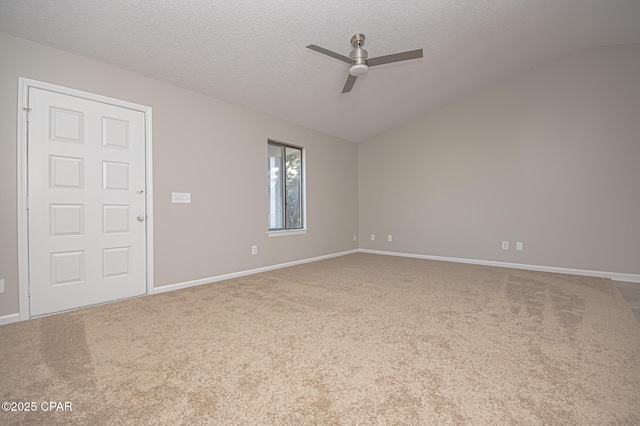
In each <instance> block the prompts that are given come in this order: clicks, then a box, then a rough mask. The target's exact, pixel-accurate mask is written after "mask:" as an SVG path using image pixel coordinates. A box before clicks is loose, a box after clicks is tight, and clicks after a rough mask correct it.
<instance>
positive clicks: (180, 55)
mask: <svg viewBox="0 0 640 426" xmlns="http://www.w3.org/2000/svg"><path fill="white" fill-rule="evenodd" d="M0 31H2V32H5V33H9V34H13V35H16V36H18V37H22V38H26V39H29V40H33V41H37V42H40V43H42V44H46V45H49V46H53V47H56V48H59V49H62V50H66V51H70V52H74V53H77V54H80V55H84V56H88V57H91V58H95V59H98V60H100V61H103V62H106V63H110V64H114V65H117V66H119V67H122V68H126V69H130V70H134V71H137V72H140V73H142V74H145V75H148V76H151V77H154V78H157V79H159V80H163V81H166V82H168V83H171V84H174V85H176V86H180V87H184V88H187V89H191V90H194V91H197V92H200V93H204V94H207V95H210V96H212V97H214V98H217V99H221V100H224V101H227V102H231V103H234V104H239V105H244V106H247V107H249V108H252V109H254V110H257V111H261V112H263V113H266V114H269V115H272V116H275V117H279V118H282V119H284V120H286V121H288V122H291V123H296V124H300V125H302V126H305V127H308V128H311V129H316V130H319V131H322V132H325V133H328V134H331V135H335V136H339V137H342V138H344V139H347V140H351V141H354V142H361V141H364V140H367V139H369V138H371V137H373V136H376V135H378V134H380V133H382V132H385V131H387V130H390V129H391V128H393V127H396V126H398V125H401V124H403V123H405V122H407V121H410V120H412V119H414V118H417V117H419V116H421V115H424V114H425V113H427V112H429V111H431V110H433V109H435V108H438V107H440V106H442V105H445V104H447V103H449V102H451V101H453V100H455V99H458V98H460V97H462V96H465V95H467V94H469V93H471V92H474V91H476V90H479V89H481V88H483V87H486V86H487V85H489V84H491V83H493V82H495V81H497V80H499V79H503V78H506V77H509V76H511V75H514V74H516V73H518V72H521V71H523V70H525V69H527V68H530V67H532V66H535V65H537V64H539V63H541V62H544V61H546V60H548V59H551V58H553V57H556V56H559V55H562V54H564V53H567V52H570V51H573V50H575V49H579V48H583V47H595V46H603V45H611V44H625V43H640V0H483V1H473V0H402V1H396V2H390V1H389V0H360V1H355V2H345V1H344V0H324V1H317V0H314V1H310V0H297V1H284V0H279V1H275V0H257V1H256V0H248V1H246V0H235V1H230V0H224V1H213V0H171V1H169V0H155V1H154V0H151V1H149V0H147V1H142V0H84V1H78V0H54V1H52V0H0ZM356 32H362V33H364V34H365V35H366V36H367V40H366V43H365V46H364V47H365V48H366V49H367V50H368V51H369V57H375V56H381V55H387V54H391V53H396V52H399V51H404V50H412V49H418V48H423V49H424V58H422V59H416V60H411V61H407V62H404V63H400V64H389V65H382V66H379V67H376V68H373V69H371V70H370V72H369V74H367V75H366V76H363V77H359V78H358V81H357V82H356V85H355V87H354V89H353V91H351V92H350V93H347V94H341V93H340V92H341V90H342V86H343V85H344V82H345V80H346V77H347V73H348V65H347V64H344V63H342V62H340V61H338V60H335V59H332V58H330V57H327V56H324V55H321V54H319V53H317V52H313V51H311V50H309V49H306V48H305V46H306V45H308V44H317V45H319V46H322V47H325V48H327V49H330V50H333V51H336V52H339V53H342V54H344V55H348V53H349V51H350V49H351V46H350V44H349V40H350V38H351V36H352V35H353V34H354V33H356Z"/></svg>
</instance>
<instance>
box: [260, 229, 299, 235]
mask: <svg viewBox="0 0 640 426" xmlns="http://www.w3.org/2000/svg"><path fill="white" fill-rule="evenodd" d="M306 233H307V230H306V229H282V230H278V231H268V232H267V235H268V236H269V237H286V236H288V235H304V234H306Z"/></svg>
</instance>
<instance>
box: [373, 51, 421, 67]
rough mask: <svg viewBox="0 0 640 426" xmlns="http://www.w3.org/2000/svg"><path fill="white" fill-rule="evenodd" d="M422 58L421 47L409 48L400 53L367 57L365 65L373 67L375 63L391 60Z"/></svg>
mask: <svg viewBox="0 0 640 426" xmlns="http://www.w3.org/2000/svg"><path fill="white" fill-rule="evenodd" d="M417 58H422V49H416V50H409V51H407V52H402V53H394V54H393V55H385V56H378V57H377V58H371V59H367V65H369V66H370V67H375V66H376V65H383V64H390V63H391V62H400V61H408V60H409V59H417Z"/></svg>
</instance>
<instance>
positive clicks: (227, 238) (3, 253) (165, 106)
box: [0, 34, 358, 316]
mask: <svg viewBox="0 0 640 426" xmlns="http://www.w3.org/2000/svg"><path fill="white" fill-rule="evenodd" d="M0 58H1V59H0V61H1V63H2V64H1V66H0V278H4V279H6V291H5V294H0V316H3V315H8V314H13V313H17V312H18V283H17V279H18V275H17V274H18V267H17V262H18V260H17V219H16V217H17V206H16V185H17V183H16V163H17V159H16V110H17V93H18V77H19V76H22V77H26V78H30V79H35V80H40V81H44V82H48V83H52V84H57V85H62V86H66V87H70V88H74V89H78V90H84V91H87V92H92V93H97V94H100V95H105V96H109V97H113V98H118V99H122V100H126V101H129V102H134V103H138V104H143V105H147V106H150V107H152V108H153V159H154V164H153V165H154V191H155V194H154V195H155V198H154V215H155V218H154V220H155V227H154V238H155V244H154V250H155V267H154V273H155V285H156V287H158V286H163V285H167V284H174V283H180V282H185V281H189V280H194V279H201V278H207V277H212V276H217V275H221V274H225V273H230V272H237V271H244V270H248V269H252V268H258V267H261V266H268V265H274V264H278V263H283V262H288V261H294V260H299V259H306V258H311V257H315V256H321V255H326V254H331V253H337V252H341V251H345V250H351V249H354V248H356V243H354V242H353V235H354V234H356V233H357V221H358V217H357V215H358V213H357V197H358V192H357V169H356V165H357V147H356V145H355V144H353V143H350V142H347V141H344V140H341V139H338V138H335V137H331V136H328V135H324V134H321V133H318V132H315V131H311V130H308V129H305V128H302V127H299V126H296V125H292V124H289V123H286V122H284V121H281V120H278V119H275V118H272V117H268V116H265V115H262V114H259V113H256V112H254V111H251V110H248V109H246V108H242V107H239V106H235V105H231V104H228V103H225V102H221V101H218V100H215V99H212V98H209V97H205V96H202V95H199V94H196V93H193V92H190V91H187V90H183V89H180V88H177V87H174V86H170V85H167V84H164V83H161V82H159V81H156V80H153V79H150V78H147V77H144V76H142V75H140V74H136V73H132V72H128V71H124V70H122V69H119V68H115V67H111V66H108V65H105V64H102V63H99V62H95V61H92V60H89V59H86V58H83V57H80V56H76V55H73V54H70V53H66V52H62V51H60V50H56V49H52V48H49V47H45V46H42V45H39V44H36V43H32V42H29V41H25V40H21V39H18V38H14V37H11V36H8V35H5V34H0ZM211 78H215V75H212V76H211ZM267 138H272V139H276V140H279V141H284V142H289V143H292V144H297V145H301V146H304V147H305V148H306V149H307V194H308V197H307V209H308V212H307V220H308V225H309V233H308V234H307V235H298V236H288V237H279V238H268V237H267V235H266V228H267V192H266V191H267V185H266V176H267V171H266V148H267ZM172 191H178V192H191V194H192V204H190V205H179V204H171V203H170V198H171V192H172ZM252 245H258V247H259V254H258V255H257V256H252V255H251V246H252Z"/></svg>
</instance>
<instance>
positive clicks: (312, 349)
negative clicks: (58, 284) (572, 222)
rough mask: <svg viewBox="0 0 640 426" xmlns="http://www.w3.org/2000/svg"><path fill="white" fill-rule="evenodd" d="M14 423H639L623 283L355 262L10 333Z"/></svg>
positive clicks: (9, 394)
mask: <svg viewBox="0 0 640 426" xmlns="http://www.w3.org/2000/svg"><path fill="white" fill-rule="evenodd" d="M0 342H1V347H0V360H1V362H0V393H1V394H2V401H34V402H36V403H37V404H38V405H40V403H41V402H43V401H69V402H71V403H72V404H73V405H72V409H73V411H72V412H57V413H55V412H54V413H51V412H43V411H41V410H38V411H37V412H35V413H14V412H8V413H7V412H0V424H2V425H7V424H21V423H22V424H43V425H45V424H46V425H52V424H87V425H102V424H113V425H122V424H132V425H156V424H171V425H172V424H188V425H199V424H214V425H218V424H220V425H225V424H229V425H258V424H262V425H269V424H275V425H287V424H296V425H298V424H310V425H315V424H347V425H395V424H403V425H404V424H410V425H411V424H414V425H430V424H433V425H440V424H471V425H473V424H478V425H496V424H526V425H537V424H540V425H542V424H545V425H552V424H562V425H565V424H573V425H604V424H629V425H632V424H633V425H638V424H640V323H639V322H638V321H637V320H636V318H635V317H634V316H633V314H632V312H631V310H630V308H629V307H628V305H627V304H626V302H624V300H623V299H622V297H621V296H620V293H619V292H618V291H617V290H616V288H615V286H614V285H613V283H612V282H611V281H609V280H604V279H599V278H587V277H575V276H569V275H556V274H548V273H537V272H526V271H519V270H511V269H502V268H492V267H482V266H472V265H463V264H453V263H444V262H434V261H426V260H418V259H406V258H396V257H385V256H376V255H369V254H354V255H349V256H344V257H340V258H335V259H330V260H326V261H321V262H316V263H311V264H306V265H300V266H296V267H292V268H287V269H281V270H277V271H272V272H267V273H263V274H259V275H253V276H248V277H244V278H238V279H234V280H229V281H224V282H219V283H214V284H210V285H205V286H199V287H193V288H189V289H185V290H180V291H175V292H170V293H164V294H159V295H154V296H150V297H142V298H138V299H132V300H127V301H124V302H119V303H114V304H110V305H104V306H99V307H95V308H90V309H85V310H80V311H75V312H70V313H66V314H60V315H54V316H50V317H46V318H42V319H36V320H32V321H27V322H22V323H16V324H11V325H7V326H2V327H0Z"/></svg>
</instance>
